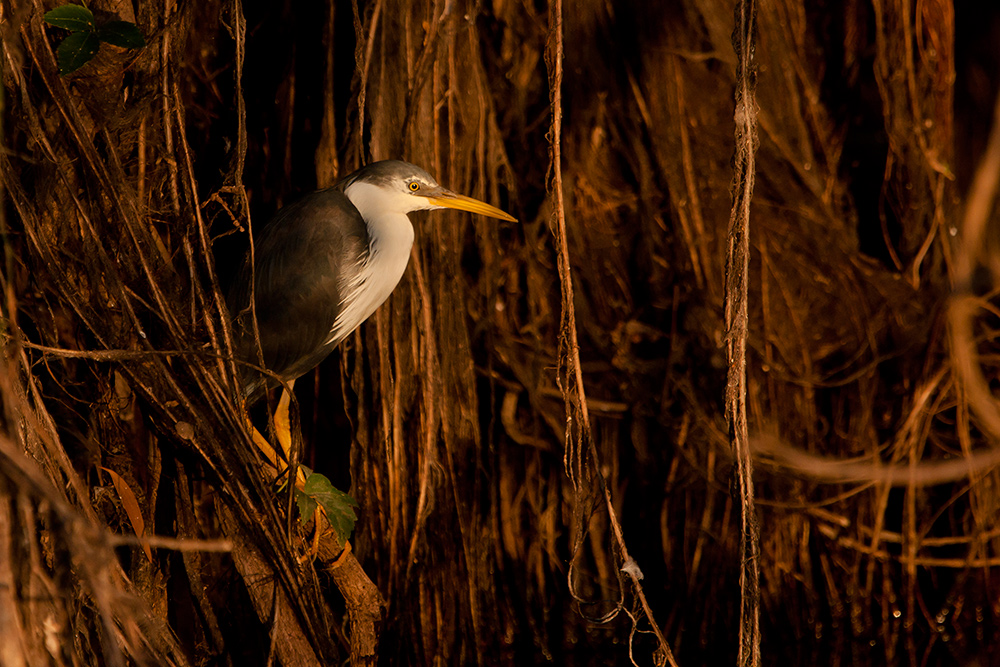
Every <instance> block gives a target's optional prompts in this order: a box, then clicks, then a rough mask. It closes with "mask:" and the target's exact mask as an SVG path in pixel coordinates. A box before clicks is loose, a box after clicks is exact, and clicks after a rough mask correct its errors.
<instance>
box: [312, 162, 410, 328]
mask: <svg viewBox="0 0 1000 667" xmlns="http://www.w3.org/2000/svg"><path fill="white" fill-rule="evenodd" d="M344 194H346V195H347V198H348V199H350V200H351V203H352V204H354V207H355V208H357V209H358V212H360V213H361V217H362V218H364V221H365V225H366V226H367V227H368V238H369V248H368V261H367V262H366V263H365V265H364V266H363V267H362V268H361V271H359V272H358V274H357V275H356V276H355V278H354V279H353V280H351V281H350V282H349V283H348V284H347V285H346V286H345V290H344V292H345V296H344V300H343V309H342V310H341V312H340V315H338V316H337V321H336V322H335V323H334V325H333V329H332V330H331V331H330V337H329V340H328V342H333V341H335V340H339V339H341V338H343V337H344V336H346V335H347V334H349V333H350V332H351V331H353V330H354V329H355V328H357V327H358V326H360V325H361V323H362V322H364V321H365V320H367V319H368V318H369V317H370V316H371V314H372V313H374V312H375V311H376V309H378V307H379V306H381V305H382V303H384V302H385V300H386V299H388V298H389V295H390V294H391V293H392V290H394V289H395V288H396V285H398V284H399V280H400V278H402V277H403V272H404V271H406V265H407V263H409V261H410V249H411V248H412V247H413V224H412V223H411V222H410V219H409V217H407V215H406V213H400V212H399V211H400V207H399V206H398V205H396V206H393V203H394V202H391V201H390V202H388V204H389V205H388V206H387V205H386V204H387V202H386V193H385V190H383V189H381V188H379V187H376V186H374V185H370V184H368V183H360V182H359V183H353V184H351V185H350V186H349V187H348V188H347V190H346V191H345V192H344ZM402 196H403V197H406V196H407V195H405V194H404V195H402Z"/></svg>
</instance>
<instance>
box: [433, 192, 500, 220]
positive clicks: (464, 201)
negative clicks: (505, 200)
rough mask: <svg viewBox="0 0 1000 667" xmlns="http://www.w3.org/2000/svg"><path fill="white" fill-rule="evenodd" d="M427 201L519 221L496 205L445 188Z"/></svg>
mask: <svg viewBox="0 0 1000 667" xmlns="http://www.w3.org/2000/svg"><path fill="white" fill-rule="evenodd" d="M427 201H429V202H430V203H432V204H434V205H435V206H442V207H444V208H454V209H458V210H459V211H468V212H469V213H478V214H479V215H485V216H489V217H491V218H500V219H501V220H508V221H510V222H517V218H515V217H514V216H512V215H510V214H509V213H504V212H503V211H501V210H500V209H498V208H497V207H495V206H490V205H489V204H487V203H485V202H481V201H479V200H478V199H473V198H472V197H466V196H465V195H459V194H455V193H454V192H451V191H450V190H445V189H444V188H441V190H439V191H438V192H436V193H435V194H434V196H433V197H427Z"/></svg>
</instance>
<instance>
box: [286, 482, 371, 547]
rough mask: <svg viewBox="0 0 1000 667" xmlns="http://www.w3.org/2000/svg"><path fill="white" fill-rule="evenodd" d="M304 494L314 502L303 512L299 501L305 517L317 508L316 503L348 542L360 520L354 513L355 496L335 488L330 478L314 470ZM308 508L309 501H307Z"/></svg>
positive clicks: (300, 509) (300, 504) (300, 506)
mask: <svg viewBox="0 0 1000 667" xmlns="http://www.w3.org/2000/svg"><path fill="white" fill-rule="evenodd" d="M302 493H303V495H305V496H306V497H308V498H309V499H310V500H311V501H313V502H312V509H309V511H308V512H302V507H303V503H302V502H300V503H299V512H301V513H302V516H303V517H308V516H309V515H310V514H311V513H312V512H313V511H314V510H315V508H316V503H319V505H320V507H322V508H323V510H324V511H325V512H326V518H327V519H328V520H329V521H330V525H331V526H332V527H333V529H334V530H335V531H337V536H338V537H339V538H340V541H341V542H346V541H347V540H348V538H350V537H351V532H352V531H353V530H354V523H355V522H356V521H357V520H358V515H357V514H355V513H354V508H355V507H357V506H358V503H357V501H356V500H354V498H351V497H350V496H349V495H347V494H346V493H344V492H343V491H341V490H339V489H337V488H334V486H333V484H331V483H330V480H329V479H327V478H326V477H324V476H323V475H321V474H319V473H316V472H314V473H313V474H311V475H309V477H308V478H307V479H306V485H305V488H304V489H303V490H302ZM306 505H307V509H308V503H306Z"/></svg>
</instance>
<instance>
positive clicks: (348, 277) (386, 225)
mask: <svg viewBox="0 0 1000 667" xmlns="http://www.w3.org/2000/svg"><path fill="white" fill-rule="evenodd" d="M444 208H451V209H458V210H460V211H468V212H470V213H478V214H480V215H484V216H488V217H491V218H497V219H500V220H506V221H510V222H516V221H517V219H516V218H514V217H513V216H511V215H509V214H508V213H505V212H504V211H502V210H500V209H499V208H496V207H494V206H491V205H490V204H486V203H484V202H481V201H479V200H477V199H473V198H471V197H466V196H465V195H460V194H457V193H455V192H452V191H451V190H448V189H446V188H444V187H442V186H441V185H440V184H438V182H437V181H436V180H435V179H434V178H433V177H432V176H431V175H430V174H429V173H427V172H426V171H425V170H423V169H421V168H420V167H418V166H416V165H413V164H410V163H408V162H403V161H400V160H383V161H379V162H373V163H371V164H368V165H367V166H365V167H362V168H361V169H358V170H357V171H355V172H353V173H352V174H350V175H348V176H346V177H344V178H343V179H341V180H340V181H339V182H337V183H336V184H335V185H333V186H332V187H330V188H326V189H324V190H319V191H316V192H313V193H311V194H308V195H306V196H305V197H303V198H301V199H299V200H298V201H296V202H295V203H293V204H290V205H288V206H286V207H284V208H282V209H280V210H279V211H278V212H277V213H276V214H275V215H274V217H273V218H272V219H271V221H270V222H269V223H268V224H267V225H266V226H265V228H264V230H263V232H262V233H261V234H260V235H259V236H258V237H257V238H256V240H255V243H254V247H253V253H252V255H251V252H249V251H248V252H247V255H246V258H245V259H244V261H243V263H242V265H241V268H240V269H239V272H238V274H237V278H236V280H235V281H234V283H233V286H232V288H231V289H230V292H229V295H228V298H227V301H228V306H229V309H230V313H234V314H235V322H234V328H233V329H234V333H235V340H236V354H237V356H238V358H240V359H241V360H243V361H245V362H247V363H245V364H243V365H242V366H241V371H240V378H239V381H240V389H241V392H242V396H243V400H244V401H245V403H246V404H247V405H249V404H251V403H253V402H254V401H255V400H256V399H259V398H260V396H262V395H263V393H264V391H265V390H266V389H267V388H268V387H272V386H277V385H278V384H280V383H281V382H292V381H294V380H295V378H297V377H300V376H301V375H303V374H305V373H307V372H309V371H310V370H312V369H313V368H315V367H316V366H317V365H319V363H320V362H321V361H322V360H323V359H325V358H326V357H327V355H329V354H330V353H331V352H332V351H333V349H334V348H336V347H337V345H338V344H340V343H341V342H342V341H343V340H344V338H346V337H347V336H348V335H349V334H350V333H351V332H352V331H354V330H355V329H357V328H358V327H359V326H361V324H362V323H363V322H364V321H365V320H367V319H368V318H369V317H370V316H371V315H372V314H373V313H374V312H375V311H376V310H377V309H378V307H379V306H380V305H382V303H384V302H385V301H386V299H388V298H389V295H390V294H391V293H392V291H393V290H394V289H395V288H396V285H397V284H398V283H399V281H400V279H401V278H402V277H403V273H404V272H405V270H406V265H407V263H408V262H409V258H410V250H411V248H412V247H413V241H414V229H413V224H412V223H411V222H410V219H409V216H408V215H407V214H408V213H410V212H413V211H422V210H434V209H444ZM251 300H252V302H253V304H254V307H253V308H251ZM255 316H256V327H255V326H254V317H255ZM258 334H259V341H260V347H259V352H258V347H257V340H258V338H257V335H258ZM261 361H262V362H263V367H264V369H266V370H267V373H261V372H260V370H259V366H260V362H261Z"/></svg>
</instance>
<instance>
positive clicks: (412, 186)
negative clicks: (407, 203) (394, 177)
mask: <svg viewBox="0 0 1000 667" xmlns="http://www.w3.org/2000/svg"><path fill="white" fill-rule="evenodd" d="M419 189H420V183H417V182H416V181H410V192H416V191H417V190H419Z"/></svg>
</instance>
